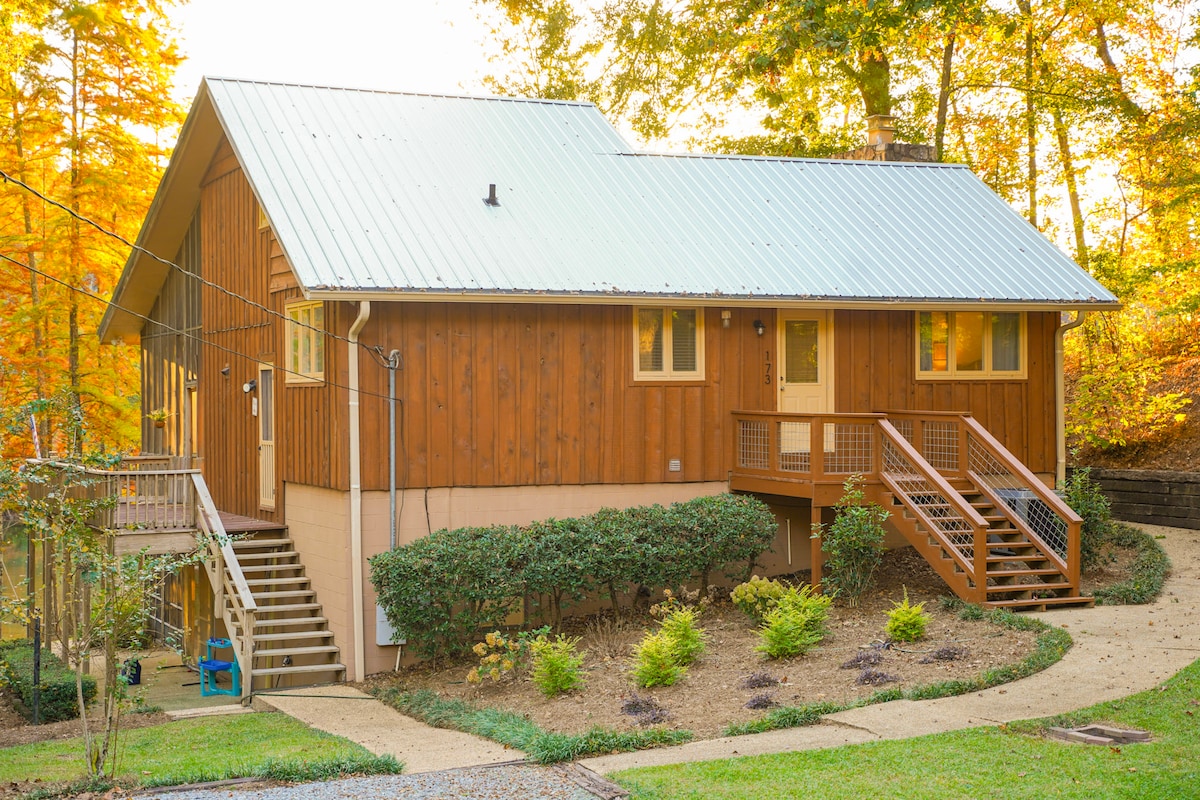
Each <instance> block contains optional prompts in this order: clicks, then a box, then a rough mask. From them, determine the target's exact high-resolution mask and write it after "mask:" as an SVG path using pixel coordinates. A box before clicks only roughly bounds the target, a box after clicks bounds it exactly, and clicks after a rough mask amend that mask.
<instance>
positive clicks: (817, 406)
mask: <svg viewBox="0 0 1200 800" xmlns="http://www.w3.org/2000/svg"><path fill="white" fill-rule="evenodd" d="M778 319H779V325H778V328H779V331H778V335H779V343H778V352H779V361H780V363H779V404H778V406H777V408H778V410H779V411H781V412H783V413H789V414H821V413H828V412H831V411H833V320H832V318H831V313H830V312H828V311H792V310H782V309H781V310H780V311H779V317H778Z"/></svg>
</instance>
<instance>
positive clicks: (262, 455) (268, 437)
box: [255, 364, 275, 509]
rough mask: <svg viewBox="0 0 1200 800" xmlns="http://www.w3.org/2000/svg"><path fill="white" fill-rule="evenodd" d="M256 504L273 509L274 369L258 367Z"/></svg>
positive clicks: (268, 366)
mask: <svg viewBox="0 0 1200 800" xmlns="http://www.w3.org/2000/svg"><path fill="white" fill-rule="evenodd" d="M255 399H256V400H257V401H258V408H257V409H256V411H257V412H258V504H259V506H261V507H262V508H265V509H274V508H275V367H274V365H272V364H259V365H258V397H257V398H255Z"/></svg>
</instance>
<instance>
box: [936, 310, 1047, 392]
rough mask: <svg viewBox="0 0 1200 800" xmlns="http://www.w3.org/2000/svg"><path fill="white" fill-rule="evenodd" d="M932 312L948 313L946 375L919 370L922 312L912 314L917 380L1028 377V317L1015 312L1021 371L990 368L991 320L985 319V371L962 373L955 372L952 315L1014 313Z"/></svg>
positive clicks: (985, 311)
mask: <svg viewBox="0 0 1200 800" xmlns="http://www.w3.org/2000/svg"><path fill="white" fill-rule="evenodd" d="M930 311H931V312H932V313H935V314H937V313H942V314H949V315H950V317H949V326H950V330H949V340H948V341H947V344H946V347H947V353H946V359H947V367H948V369H947V370H946V371H945V372H934V371H927V370H922V369H921V313H922V312H920V311H917V312H914V313H913V330H914V331H915V332H916V336H915V337H914V340H915V341H914V343H915V347H914V350H915V351H916V353H915V355H916V374H917V379H918V380H923V381H927V380H933V381H978V380H1021V379H1023V378H1026V377H1028V352H1029V333H1028V327H1027V325H1026V320H1027V315H1026V313H1025V312H1024V311H1019V312H1015V313H1018V314H1020V318H1021V324H1020V329H1019V333H1018V334H1017V355H1018V357H1019V358H1020V359H1021V368H1020V369H1017V370H994V369H991V361H992V326H991V325H990V324H988V323H990V321H991V318H990V316H989V317H986V318H985V324H984V326H983V356H984V359H985V364H986V368H985V369H982V370H963V371H961V372H960V371H958V370H957V369H956V368H955V366H954V363H955V358H954V355H955V350H954V315H955V314H956V313H958V312H964V313H978V312H979V311H982V312H983V313H984V314H987V315H991V314H995V313H1013V312H1007V311H1005V312H997V311H995V310H993V309H972V308H960V309H953V310H950V309H947V310H946V311H942V310H940V309H930Z"/></svg>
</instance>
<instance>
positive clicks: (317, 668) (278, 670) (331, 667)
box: [254, 663, 346, 678]
mask: <svg viewBox="0 0 1200 800" xmlns="http://www.w3.org/2000/svg"><path fill="white" fill-rule="evenodd" d="M345 671H346V665H345V664H340V663H334V664H309V665H301V666H294V665H293V666H290V667H264V668H263V669H256V670H254V676H255V677H256V678H257V677H258V676H259V675H296V674H301V673H305V672H345Z"/></svg>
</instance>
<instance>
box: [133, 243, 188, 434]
mask: <svg viewBox="0 0 1200 800" xmlns="http://www.w3.org/2000/svg"><path fill="white" fill-rule="evenodd" d="M175 263H176V264H178V265H179V266H180V267H182V268H183V269H184V270H185V272H180V271H178V270H174V269H170V270H168V272H167V276H166V280H165V281H164V282H163V287H162V290H161V291H160V292H159V295H158V299H157V300H156V301H155V303H154V306H153V308H152V309H151V310H150V313H149V314H148V315H147V316H149V317H150V320H151V321H150V322H147V323H146V324H145V326H144V327H143V329H142V335H141V349H142V353H141V355H142V411H143V415H142V452H143V453H153V454H155V455H171V456H182V455H190V454H189V453H184V452H183V446H184V442H185V435H184V434H185V430H186V429H185V425H186V424H187V422H188V420H187V419H186V415H185V414H184V409H183V402H184V395H185V386H186V385H187V383H188V382H190V381H194V380H196V376H197V375H198V373H199V371H200V345H199V342H198V341H197V340H196V338H193V337H198V336H199V335H200V284H199V283H198V282H197V281H196V280H195V279H194V278H192V277H191V275H192V274H194V273H196V272H197V271H198V270H199V267H200V231H199V226H198V224H197V222H196V221H195V220H193V222H192V225H191V226H190V227H189V228H188V231H187V233H186V234H185V236H184V239H183V244H182V245H181V246H180V248H179V252H178V253H177V254H176V256H175ZM159 408H165V409H166V410H167V411H168V412H170V414H171V416H170V417H169V418H168V419H167V423H166V425H165V426H164V427H162V428H157V427H155V426H154V423H152V422H151V421H150V420H149V419H148V418H146V416H145V413H146V412H149V411H152V410H154V409H159Z"/></svg>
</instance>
